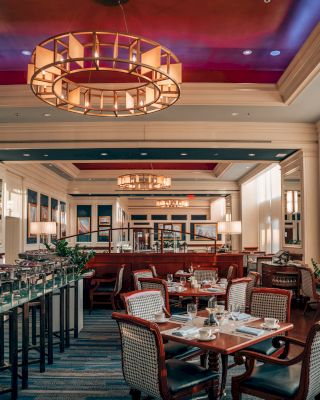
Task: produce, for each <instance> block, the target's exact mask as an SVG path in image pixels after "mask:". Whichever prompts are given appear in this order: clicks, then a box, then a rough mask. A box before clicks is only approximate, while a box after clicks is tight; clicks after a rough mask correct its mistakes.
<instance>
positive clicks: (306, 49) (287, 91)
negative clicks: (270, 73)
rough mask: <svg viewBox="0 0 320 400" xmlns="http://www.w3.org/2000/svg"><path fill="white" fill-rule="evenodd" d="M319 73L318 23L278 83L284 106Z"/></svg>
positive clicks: (319, 43) (319, 24)
mask: <svg viewBox="0 0 320 400" xmlns="http://www.w3.org/2000/svg"><path fill="white" fill-rule="evenodd" d="M319 73H320V23H318V25H317V26H316V27H315V28H314V30H313V31H312V32H311V34H310V36H309V37H308V38H307V40H306V41H305V43H304V44H303V46H302V47H301V49H300V50H299V51H298V53H297V54H296V56H295V57H294V59H293V60H292V61H291V63H290V64H289V66H288V67H287V69H286V70H285V72H284V73H283V74H282V76H281V78H280V79H279V81H278V88H279V92H280V94H281V96H282V98H283V101H284V102H285V104H288V105H289V104H291V103H292V102H293V101H294V100H295V99H296V98H297V97H298V96H299V94H300V93H301V92H302V90H303V89H304V88H305V87H306V86H307V85H308V84H309V83H310V82H311V81H312V80H313V79H314V78H315V77H316V76H317V75H318V74H319Z"/></svg>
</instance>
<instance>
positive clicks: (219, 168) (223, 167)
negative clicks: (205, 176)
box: [213, 163, 232, 178]
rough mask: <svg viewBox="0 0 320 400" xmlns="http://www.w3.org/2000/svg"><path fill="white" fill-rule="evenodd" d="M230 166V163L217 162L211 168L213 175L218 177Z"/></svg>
mask: <svg viewBox="0 0 320 400" xmlns="http://www.w3.org/2000/svg"><path fill="white" fill-rule="evenodd" d="M231 166H232V163H219V164H218V165H217V166H216V167H215V168H214V170H213V175H214V176H215V177H216V178H220V177H221V176H222V175H223V174H224V173H225V172H227V171H228V170H229V169H230V167H231Z"/></svg>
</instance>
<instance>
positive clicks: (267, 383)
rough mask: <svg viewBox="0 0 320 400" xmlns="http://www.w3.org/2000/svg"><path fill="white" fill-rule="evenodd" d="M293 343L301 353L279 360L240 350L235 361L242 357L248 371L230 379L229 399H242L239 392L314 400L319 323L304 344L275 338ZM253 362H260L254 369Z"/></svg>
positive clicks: (319, 378) (275, 399)
mask: <svg viewBox="0 0 320 400" xmlns="http://www.w3.org/2000/svg"><path fill="white" fill-rule="evenodd" d="M283 341H284V342H286V344H287V345H288V347H289V345H290V344H294V345H295V346H298V347H299V348H300V349H301V353H300V354H299V355H297V356H295V357H294V358H291V357H289V359H286V360H281V359H279V358H274V357H270V356H267V355H262V354H260V353H256V352H254V351H248V350H244V351H240V352H239V353H238V354H237V358H238V357H239V358H243V357H245V358H246V360H247V370H246V372H245V373H244V374H243V375H240V376H236V377H233V378H232V399H233V400H241V398H242V393H246V394H249V395H250V396H255V397H259V398H262V399H268V400H289V399H290V400H314V399H319V393H320V323H319V322H317V323H315V325H314V326H313V327H312V328H311V330H310V332H309V334H308V337H307V339H306V342H302V341H300V340H297V339H294V338H289V337H283V336H279V337H275V338H274V339H273V344H274V346H278V345H279V342H283ZM255 361H259V362H262V363H263V364H262V365H260V366H255Z"/></svg>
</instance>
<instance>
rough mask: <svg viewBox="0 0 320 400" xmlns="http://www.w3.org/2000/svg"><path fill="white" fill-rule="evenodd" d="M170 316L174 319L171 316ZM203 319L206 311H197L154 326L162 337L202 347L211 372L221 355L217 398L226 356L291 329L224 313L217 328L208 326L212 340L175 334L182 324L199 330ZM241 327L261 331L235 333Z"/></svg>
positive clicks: (222, 387) (222, 384) (223, 381)
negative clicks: (236, 318) (187, 318)
mask: <svg viewBox="0 0 320 400" xmlns="http://www.w3.org/2000/svg"><path fill="white" fill-rule="evenodd" d="M172 318H174V316H173V317H172ZM207 318H208V312H207V311H206V310H201V311H199V312H198V313H197V316H196V317H195V318H194V319H193V320H192V321H189V322H184V323H182V322H177V321H176V320H171V319H170V318H169V319H168V320H166V322H165V323H161V324H159V325H158V326H159V330H160V332H161V335H162V337H163V339H165V340H173V341H176V342H179V343H184V344H188V345H189V346H194V347H198V348H200V349H202V350H204V351H205V352H206V353H207V354H208V368H209V369H211V370H213V371H215V372H220V362H219V356H221V361H222V376H221V382H218V381H217V384H216V386H215V395H216V397H217V398H219V397H220V395H222V394H224V391H225V385H226V379H227V366H228V356H229V355H233V354H234V353H236V352H238V351H240V350H243V349H246V348H247V347H249V346H252V345H254V344H256V343H259V342H262V341H264V340H266V339H269V338H272V337H274V336H278V335H280V334H284V333H285V332H288V331H290V330H291V329H293V324H292V323H279V325H278V326H277V327H276V328H275V329H269V328H265V327H264V328H262V326H263V319H261V318H255V317H253V316H249V317H248V319H247V320H245V321H234V320H230V319H229V316H228V317H226V318H225V320H224V322H222V323H221V324H220V326H219V328H217V327H212V330H213V332H214V334H213V336H212V340H207V339H206V340H201V339H200V338H199V337H198V335H195V334H193V335H190V336H177V335H176V334H175V333H176V331H177V330H179V329H180V328H181V327H184V326H186V325H190V326H191V325H194V326H195V327H196V328H199V329H200V328H201V327H204V323H205V320H206V319H207ZM244 326H245V327H247V328H249V330H250V329H251V328H257V329H259V331H260V333H261V331H263V332H262V333H261V334H260V335H259V336H255V335H254V334H250V333H244V332H239V331H238V329H239V328H241V329H243V327H244Z"/></svg>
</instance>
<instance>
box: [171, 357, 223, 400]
mask: <svg viewBox="0 0 320 400" xmlns="http://www.w3.org/2000/svg"><path fill="white" fill-rule="evenodd" d="M166 367H167V373H168V386H169V390H170V392H171V393H172V394H175V393H177V392H180V391H181V390H186V389H189V388H192V387H193V386H195V385H198V384H200V383H204V382H207V381H209V380H210V379H213V378H216V379H217V378H218V377H219V375H218V374H217V373H216V372H214V371H211V370H208V369H205V368H202V367H199V366H197V365H194V364H192V363H188V362H186V361H181V360H176V359H172V360H167V361H166Z"/></svg>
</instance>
